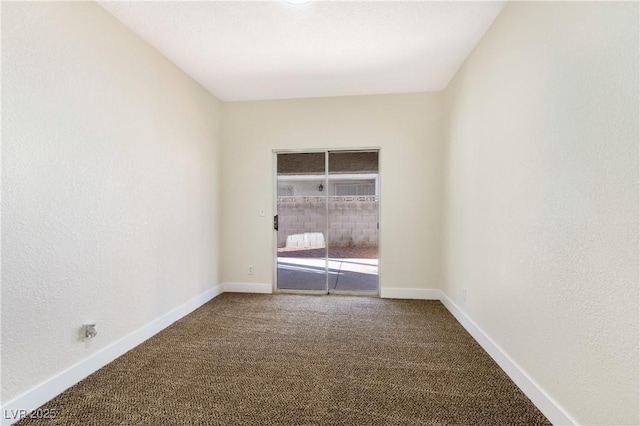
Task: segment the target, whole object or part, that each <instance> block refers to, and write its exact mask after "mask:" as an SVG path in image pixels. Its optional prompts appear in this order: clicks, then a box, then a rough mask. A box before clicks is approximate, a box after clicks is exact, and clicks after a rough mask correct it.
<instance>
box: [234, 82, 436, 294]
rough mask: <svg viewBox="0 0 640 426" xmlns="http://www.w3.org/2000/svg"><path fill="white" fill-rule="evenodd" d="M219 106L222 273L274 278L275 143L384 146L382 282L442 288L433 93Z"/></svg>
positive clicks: (250, 279)
mask: <svg viewBox="0 0 640 426" xmlns="http://www.w3.org/2000/svg"><path fill="white" fill-rule="evenodd" d="M223 115H224V121H223V124H224V126H223V127H224V146H223V181H224V182H225V187H224V189H223V193H224V207H223V223H224V229H223V240H222V241H223V242H222V245H223V246H224V248H225V249H224V254H223V265H224V268H223V281H224V282H240V283H263V284H265V285H266V284H268V285H269V286H271V285H272V282H273V259H274V252H273V238H274V236H273V230H272V215H273V203H274V201H273V196H274V194H273V190H274V188H273V185H274V184H273V176H274V170H273V166H274V165H273V153H272V150H274V149H311V148H360V147H362V148H364V147H380V149H381V151H380V174H381V200H382V201H381V224H380V238H381V286H382V287H383V288H384V287H389V288H391V287H394V288H412V289H432V288H438V286H439V283H438V274H439V270H440V266H439V265H440V248H439V245H440V206H439V200H440V195H441V194H440V187H441V184H440V175H441V170H440V166H441V160H440V157H441V152H440V138H441V133H440V129H441V124H440V121H441V97H440V95H439V94H409V95H385V96H360V97H343V98H323V99H302V100H287V101H260V102H241V103H229V104H225V106H224V113H223ZM260 207H266V208H267V215H266V217H260V216H259V214H258V212H259V209H260ZM249 264H252V265H254V268H255V275H248V274H247V266H248V265H249Z"/></svg>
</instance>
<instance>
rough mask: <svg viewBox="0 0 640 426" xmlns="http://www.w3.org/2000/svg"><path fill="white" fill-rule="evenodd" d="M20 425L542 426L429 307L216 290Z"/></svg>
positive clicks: (479, 353)
mask: <svg viewBox="0 0 640 426" xmlns="http://www.w3.org/2000/svg"><path fill="white" fill-rule="evenodd" d="M43 408H48V409H55V410H56V411H57V413H58V416H57V418H56V419H53V420H28V419H24V420H22V421H21V422H20V423H19V425H22V426H24V425H29V424H46V425H83V426H84V425H174V424H177V425H445V424H459V425H489V424H494V425H497V424H500V425H515V424H520V425H534V424H540V425H541V424H550V423H549V422H548V421H547V419H546V418H545V417H544V416H543V415H542V414H541V413H540V412H539V411H538V410H537V409H536V407H535V406H534V405H533V404H532V403H531V402H530V401H529V400H528V399H527V397H526V396H525V395H524V394H523V393H522V392H521V391H520V390H519V389H518V388H517V387H516V386H515V384H514V383H513V382H512V381H511V380H510V379H509V378H508V377H507V376H506V374H505V373H504V372H503V371H502V370H500V368H499V367H498V366H497V365H496V364H495V363H494V362H493V360H492V359H491V358H490V357H489V356H488V355H487V354H486V353H485V352H484V351H483V350H482V348H481V347H480V346H479V345H478V344H477V343H476V342H475V341H474V340H473V338H472V337H471V336H470V335H469V334H467V332H466V331H465V330H464V329H463V328H462V326H460V324H458V323H457V322H456V320H455V319H454V318H453V316H451V315H450V314H449V312H448V311H447V310H446V308H445V307H444V306H443V305H442V304H441V303H440V302H437V301H409V300H387V299H377V298H359V297H342V296H298V295H248V294H229V293H226V294H222V295H220V296H218V297H217V298H215V299H214V300H212V301H211V302H209V303H208V304H206V305H204V306H203V307H201V308H200V309H198V310H196V311H195V312H193V313H192V314H190V315H188V316H187V317H185V318H183V319H182V320H180V321H178V322H176V323H175V324H173V325H172V326H171V327H169V328H167V329H165V330H164V331H162V332H161V333H159V334H157V335H156V336H154V337H153V338H151V339H149V340H148V341H146V342H145V343H143V344H142V345H140V346H138V347H137V348H135V349H133V350H132V351H130V352H128V353H126V354H125V355H123V356H122V357H120V358H118V359H117V360H115V361H114V362H112V363H111V364H109V365H107V366H106V367H104V368H102V369H101V370H99V371H97V372H96V373H94V374H92V375H91V376H89V377H88V378H86V379H85V380H83V381H82V382H80V383H78V384H77V385H76V386H73V387H72V388H70V389H69V390H67V391H66V392H64V393H63V394H61V395H60V396H58V397H56V398H55V399H53V400H52V401H50V402H49V403H48V404H46V405H45V406H44V407H43Z"/></svg>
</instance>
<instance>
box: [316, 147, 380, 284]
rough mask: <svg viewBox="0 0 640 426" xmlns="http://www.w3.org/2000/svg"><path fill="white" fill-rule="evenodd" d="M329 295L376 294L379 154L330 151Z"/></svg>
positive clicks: (375, 152) (373, 152) (328, 209)
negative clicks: (342, 293) (341, 293)
mask: <svg viewBox="0 0 640 426" xmlns="http://www.w3.org/2000/svg"><path fill="white" fill-rule="evenodd" d="M328 166H329V167H328V169H329V176H328V186H329V188H328V199H327V201H328V208H327V212H328V216H327V220H328V223H329V230H328V236H329V240H328V269H329V276H328V291H329V292H330V293H340V292H345V293H357V292H363V293H377V292H378V228H379V226H378V210H379V196H378V194H379V179H378V178H379V175H378V152H377V151H371V152H368V151H331V152H329V164H328Z"/></svg>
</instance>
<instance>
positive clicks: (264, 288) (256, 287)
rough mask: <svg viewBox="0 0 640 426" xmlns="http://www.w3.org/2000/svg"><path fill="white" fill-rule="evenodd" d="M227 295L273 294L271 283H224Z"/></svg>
mask: <svg viewBox="0 0 640 426" xmlns="http://www.w3.org/2000/svg"><path fill="white" fill-rule="evenodd" d="M223 286H224V291H225V293H264V294H271V293H273V289H272V286H271V283H224V284H223Z"/></svg>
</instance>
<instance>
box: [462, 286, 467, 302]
mask: <svg viewBox="0 0 640 426" xmlns="http://www.w3.org/2000/svg"><path fill="white" fill-rule="evenodd" d="M462 301H463V302H466V301H467V289H466V288H463V289H462Z"/></svg>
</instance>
